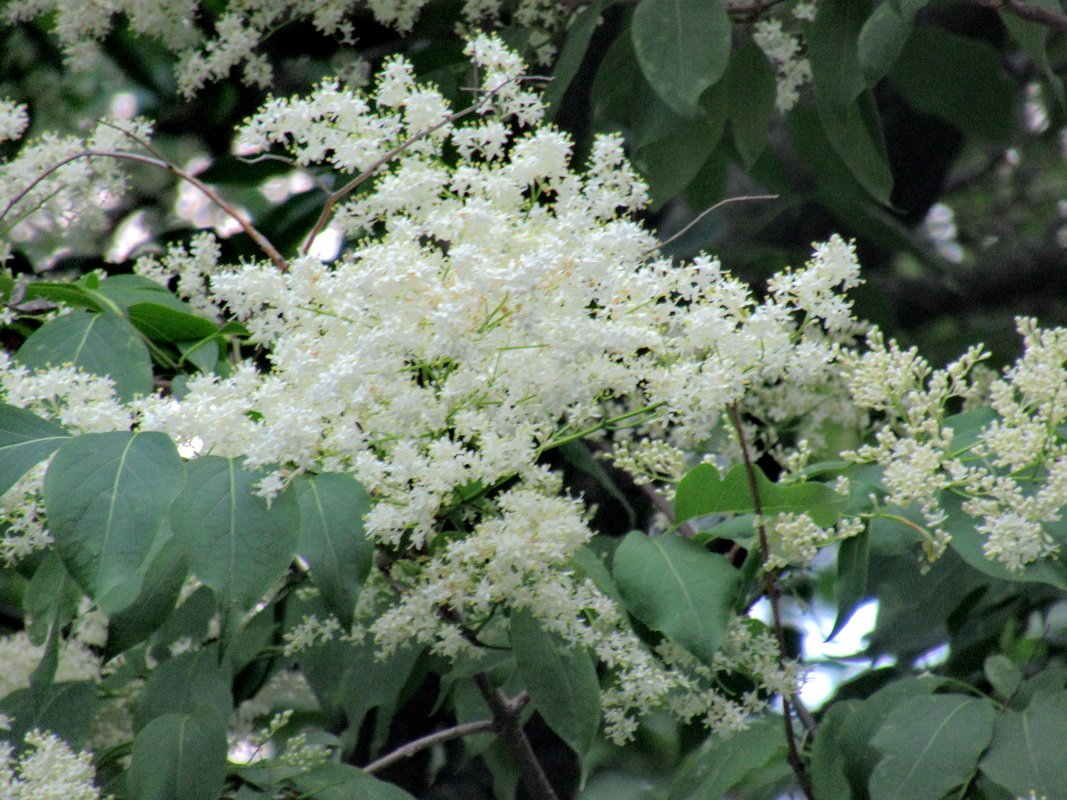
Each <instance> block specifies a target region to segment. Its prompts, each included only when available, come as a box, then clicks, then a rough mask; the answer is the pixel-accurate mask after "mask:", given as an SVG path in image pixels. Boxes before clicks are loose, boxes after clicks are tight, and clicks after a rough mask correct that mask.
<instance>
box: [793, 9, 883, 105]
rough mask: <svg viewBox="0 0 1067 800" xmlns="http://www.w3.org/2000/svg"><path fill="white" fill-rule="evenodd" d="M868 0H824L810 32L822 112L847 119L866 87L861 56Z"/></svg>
mask: <svg viewBox="0 0 1067 800" xmlns="http://www.w3.org/2000/svg"><path fill="white" fill-rule="evenodd" d="M869 12H870V2H869V0H821V1H820V3H819V10H818V12H817V13H816V14H815V21H814V22H812V24H811V28H810V29H809V31H808V59H809V60H810V62H811V75H812V83H813V85H814V87H815V102H816V104H817V105H818V106H819V113H820V115H821V114H824V113H825V114H828V115H834V116H837V117H840V118H842V119H843V118H844V116H845V114H846V113H847V112H848V109H849V108H851V107H852V105H853V103H854V101H855V100H856V98H857V97H859V96H860V94H861V93H862V92H863V91H864V90H865V89H866V88H867V82H866V80H864V73H863V68H862V65H861V63H860V57H859V49H858V48H859V39H860V31H861V30H862V28H863V24H864V22H865V20H866V19H867V15H868V14H869Z"/></svg>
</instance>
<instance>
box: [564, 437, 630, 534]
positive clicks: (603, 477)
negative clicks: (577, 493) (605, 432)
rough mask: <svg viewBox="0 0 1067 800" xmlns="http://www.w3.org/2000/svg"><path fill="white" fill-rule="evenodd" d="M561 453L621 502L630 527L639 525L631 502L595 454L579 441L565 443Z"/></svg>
mask: <svg viewBox="0 0 1067 800" xmlns="http://www.w3.org/2000/svg"><path fill="white" fill-rule="evenodd" d="M559 452H560V453H561V454H562V455H563V457H564V458H565V459H567V461H569V462H570V463H571V465H572V466H574V467H575V468H576V469H580V470H581V471H582V472H584V473H585V474H586V475H589V476H590V477H591V478H594V479H595V480H596V482H597V483H598V484H599V485H600V487H601V488H602V489H603V490H604V491H605V492H607V493H608V494H610V495H611V496H612V497H613V498H615V499H616V500H618V501H619V505H621V506H622V508H623V510H624V511H625V512H626V516H627V518H628V520H629V524H630V527H634V526H636V525H637V515H636V514H635V513H634V509H633V506H632V505H630V501H629V500H628V499H627V497H626V495H625V494H623V492H622V490H620V489H619V487H618V486H617V485H616V483H615V481H614V480H612V477H611V475H610V474H609V473H608V471H607V470H606V469H604V465H603V464H602V463H601V462H600V461H598V460H597V459H595V458H593V454H592V453H590V452H589V448H588V447H587V446H586V445H585V444H584V443H583V442H581V441H579V440H576V441H572V442H564V443H563V444H562V445H560V446H559Z"/></svg>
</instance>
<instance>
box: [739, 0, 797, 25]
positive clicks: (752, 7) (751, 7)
mask: <svg viewBox="0 0 1067 800" xmlns="http://www.w3.org/2000/svg"><path fill="white" fill-rule="evenodd" d="M784 2H786V0H749V2H747V3H727V4H726V13H727V14H733V15H734V16H738V17H744V18H745V19H749V20H752V19H755V18H756V17H758V16H759V15H760V14H762V13H763V12H764V11H766V10H767V9H770V8H774V7H775V6H776V5H779V4H780V3H784Z"/></svg>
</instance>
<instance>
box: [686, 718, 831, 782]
mask: <svg viewBox="0 0 1067 800" xmlns="http://www.w3.org/2000/svg"><path fill="white" fill-rule="evenodd" d="M785 757H786V742H785V731H784V730H783V728H782V723H781V721H780V720H779V719H778V718H776V717H774V718H768V719H763V720H760V721H758V722H754V723H753V724H751V725H750V726H749V727H747V728H745V729H744V730H742V731H738V732H737V733H732V734H730V736H728V737H727V738H725V739H723V738H720V737H718V736H712V737H710V738H709V739H708V740H707V741H706V742H705V743H704V745H703V746H702V747H701V748H700V749H699V750H697V751H696V752H695V753H693V754H692V755H691V756H689V757H688V758H686V760H685V762H684V764H683V766H682V769H680V770H678V777H677V778H676V779H675V780H674V783H673V784H672V786H671V792H670V794H669V795H668V798H669V800H691V799H695V798H699V799H700V800H719V798H721V797H723V796H724V795H726V793H727V792H729V791H730V790H731V789H733V788H735V787H736V786H738V784H740V783H741V782H742V781H744V780H745V779H746V778H748V777H749V776H751V775H753V774H754V773H760V772H763V771H765V770H768V769H770V767H771V765H772V764H773V762H776V761H783V762H784V761H785ZM731 796H733V795H731ZM820 800H821V796H820Z"/></svg>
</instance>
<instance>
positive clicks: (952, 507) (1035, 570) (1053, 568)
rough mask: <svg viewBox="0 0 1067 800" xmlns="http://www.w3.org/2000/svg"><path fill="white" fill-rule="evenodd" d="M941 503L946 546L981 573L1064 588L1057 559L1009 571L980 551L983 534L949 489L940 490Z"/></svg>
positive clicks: (1065, 582) (1066, 578)
mask: <svg viewBox="0 0 1067 800" xmlns="http://www.w3.org/2000/svg"><path fill="white" fill-rule="evenodd" d="M941 505H942V507H943V508H944V509H945V511H946V512H947V514H948V517H947V519H946V521H945V527H946V530H950V531H952V538H951V539H950V540H949V546H950V547H951V548H952V549H953V550H954V551H955V552H956V554H957V555H958V556H959V557H960V558H962V559H963V560H964V561H965V562H967V565H968V566H969V567H971V568H973V569H976V570H978V571H979V572H981V573H982V574H983V575H989V576H991V577H994V578H999V579H1000V580H1005V581H1018V582H1020V583H1047V584H1048V585H1049V586H1055V587H1056V588H1057V589H1062V590H1065V591H1067V573H1065V571H1064V567H1063V565H1062V564H1060V563H1059V562H1058V561H1053V560H1051V559H1042V560H1040V561H1036V562H1034V563H1032V564H1027V565H1026V566H1025V567H1023V568H1022V569H1021V570H1018V571H1015V572H1013V571H1011V570H1009V569H1008V568H1007V567H1006V566H1004V564H1003V563H1001V562H1000V561H997V560H995V559H990V558H987V557H986V555H985V552H984V551H983V549H982V548H983V546H984V545H985V542H986V536H985V534H983V533H980V532H979V531H978V530H976V529H975V522H976V520H975V518H974V517H972V516H970V515H969V514H966V513H964V511H963V501H962V499H961V498H960V497H959V495H957V494H954V493H952V492H942V495H941Z"/></svg>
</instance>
